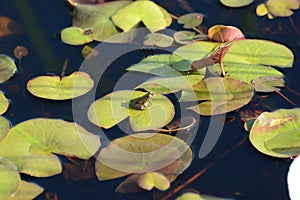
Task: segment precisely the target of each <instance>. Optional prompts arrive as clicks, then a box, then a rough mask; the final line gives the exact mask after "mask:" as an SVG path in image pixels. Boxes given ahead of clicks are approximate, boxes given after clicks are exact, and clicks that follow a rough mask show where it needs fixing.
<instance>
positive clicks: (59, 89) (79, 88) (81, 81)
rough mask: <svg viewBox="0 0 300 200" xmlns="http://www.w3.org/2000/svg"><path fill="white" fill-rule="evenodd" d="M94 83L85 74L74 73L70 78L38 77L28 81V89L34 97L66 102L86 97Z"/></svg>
mask: <svg viewBox="0 0 300 200" xmlns="http://www.w3.org/2000/svg"><path fill="white" fill-rule="evenodd" d="M93 86H94V81H93V79H91V77H90V76H89V75H88V74H87V73H84V72H73V73H72V74H70V75H69V76H64V77H62V78H61V77H59V76H38V77H35V78H33V79H31V80H29V81H28V83H27V89H28V91H29V92H30V93H31V94H33V95H34V96H37V97H40V98H45V99H53V100H66V99H72V98H75V97H79V96H81V95H84V94H85V93H87V92H88V91H90V90H91V89H92V87H93Z"/></svg>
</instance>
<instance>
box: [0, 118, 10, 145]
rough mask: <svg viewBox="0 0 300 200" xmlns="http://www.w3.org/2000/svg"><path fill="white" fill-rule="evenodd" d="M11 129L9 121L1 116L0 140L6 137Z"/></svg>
mask: <svg viewBox="0 0 300 200" xmlns="http://www.w3.org/2000/svg"><path fill="white" fill-rule="evenodd" d="M9 129H10V124H9V121H7V120H6V119H5V118H4V117H2V116H0V142H1V141H2V140H3V139H4V138H5V137H6V135H7V133H8V131H9Z"/></svg>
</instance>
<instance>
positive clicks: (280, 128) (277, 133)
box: [249, 108, 300, 158]
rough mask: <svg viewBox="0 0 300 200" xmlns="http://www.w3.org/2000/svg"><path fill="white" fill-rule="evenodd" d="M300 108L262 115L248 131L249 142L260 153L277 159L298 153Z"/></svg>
mask: <svg viewBox="0 0 300 200" xmlns="http://www.w3.org/2000/svg"><path fill="white" fill-rule="evenodd" d="M299 124H300V108H294V109H280V110H277V111H274V112H264V113H262V114H261V115H260V116H259V117H258V118H257V119H256V121H255V122H254V124H253V126H252V128H251V131H250V135H249V137H250V141H251V143H252V144H253V146H254V147H255V148H256V149H257V150H259V151H260V152H262V153H264V154H267V155H270V156H274V157H279V158H287V157H291V156H296V155H298V154H299V153H300V142H299V141H300V134H299V133H300V131H299V129H300V127H299Z"/></svg>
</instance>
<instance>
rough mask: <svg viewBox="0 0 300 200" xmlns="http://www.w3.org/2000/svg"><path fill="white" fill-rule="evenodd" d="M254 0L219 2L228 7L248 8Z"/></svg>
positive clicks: (221, 0) (224, 0) (226, 0)
mask: <svg viewBox="0 0 300 200" xmlns="http://www.w3.org/2000/svg"><path fill="white" fill-rule="evenodd" d="M253 1H254V0H220V2H221V3H222V4H223V5H225V6H228V7H232V8H238V7H243V6H248V5H250V4H251V3H253Z"/></svg>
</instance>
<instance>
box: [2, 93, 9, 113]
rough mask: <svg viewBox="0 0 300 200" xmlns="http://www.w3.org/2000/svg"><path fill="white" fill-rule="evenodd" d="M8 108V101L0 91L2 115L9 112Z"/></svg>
mask: <svg viewBox="0 0 300 200" xmlns="http://www.w3.org/2000/svg"><path fill="white" fill-rule="evenodd" d="M8 106H9V101H8V99H7V98H6V97H5V95H4V94H3V92H2V91H0V115H2V114H3V113H5V112H6V111H7V109H8Z"/></svg>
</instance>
